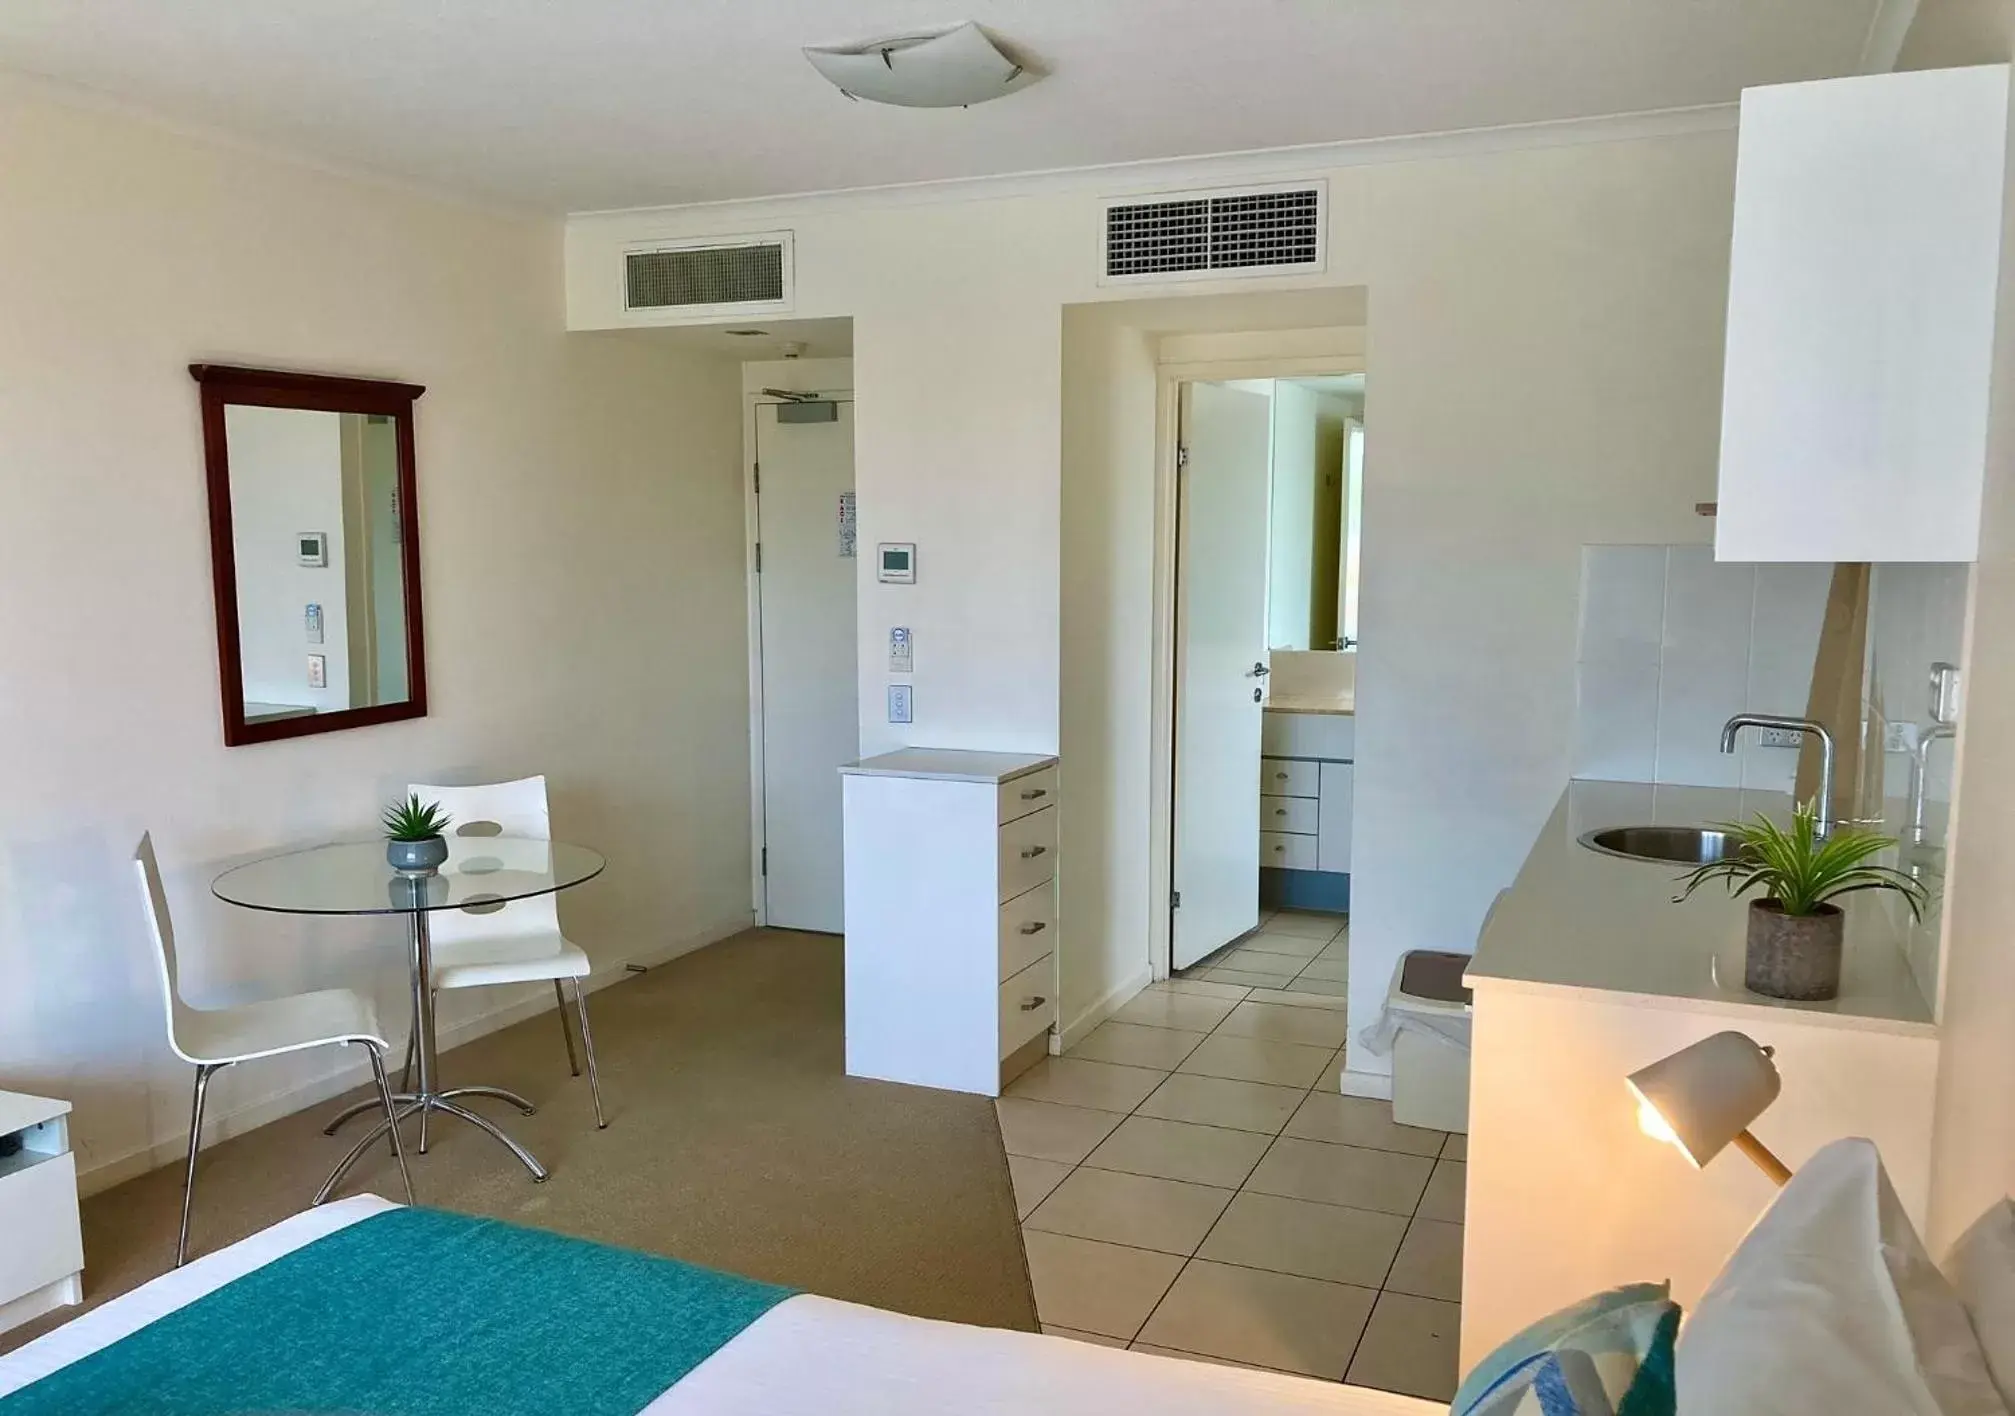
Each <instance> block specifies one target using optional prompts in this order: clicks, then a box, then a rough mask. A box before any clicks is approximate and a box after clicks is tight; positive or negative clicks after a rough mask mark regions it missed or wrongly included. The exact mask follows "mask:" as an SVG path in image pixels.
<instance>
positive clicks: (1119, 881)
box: [1057, 306, 1156, 1041]
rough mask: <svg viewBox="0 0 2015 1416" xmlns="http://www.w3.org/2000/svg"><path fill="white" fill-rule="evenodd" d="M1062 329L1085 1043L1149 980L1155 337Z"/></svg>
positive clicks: (1070, 739)
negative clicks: (1090, 1026) (1088, 1028)
mask: <svg viewBox="0 0 2015 1416" xmlns="http://www.w3.org/2000/svg"><path fill="white" fill-rule="evenodd" d="M1063 330H1064V335H1063V346H1064V353H1063V368H1064V370H1065V372H1066V377H1065V379H1064V384H1063V411H1062V436H1063V449H1062V458H1061V461H1062V476H1063V481H1064V485H1065V487H1066V488H1067V490H1068V499H1069V507H1070V514H1069V515H1068V516H1065V517H1064V518H1063V525H1062V535H1061V544H1060V548H1059V549H1060V553H1061V560H1062V567H1063V574H1064V578H1065V582H1066V584H1067V585H1068V586H1069V599H1068V606H1067V608H1068V613H1066V614H1065V615H1064V616H1063V621H1062V626H1061V634H1060V644H1061V649H1062V665H1061V668H1062V690H1063V704H1062V720H1061V724H1060V726H1061V742H1062V755H1063V770H1062V775H1061V777H1060V781H1061V783H1062V786H1063V802H1062V806H1061V808H1060V814H1059V818H1058V826H1059V838H1058V865H1059V868H1058V871H1057V890H1058V897H1057V918H1058V928H1059V929H1060V931H1061V934H1060V936H1059V937H1060V938H1061V939H1062V941H1063V943H1062V946H1061V951H1060V958H1061V961H1062V963H1061V967H1062V979H1061V983H1060V987H1061V989H1062V996H1063V1006H1062V1009H1061V1010H1060V1012H1059V1020H1060V1021H1061V1023H1062V1025H1063V1028H1064V1032H1065V1036H1066V1037H1067V1038H1070V1039H1071V1040H1072V1041H1075V1038H1076V1036H1077V1034H1078V1033H1079V1032H1080V1031H1081V1030H1082V1027H1083V1025H1084V1024H1086V1023H1095V1022H1096V1020H1097V1019H1098V1017H1099V1015H1100V1013H1101V1012H1102V1011H1104V1010H1105V1009H1106V1008H1107V1007H1109V1006H1111V1005H1113V1004H1115V1003H1118V1002H1124V1001H1125V997H1126V995H1127V994H1128V993H1131V992H1133V991H1136V990H1137V989H1138V988H1139V987H1141V986H1142V985H1144V984H1145V983H1146V982H1147V979H1148V977H1149V972H1148V940H1149V938H1150V935H1151V931H1152V925H1151V922H1150V914H1151V912H1152V902H1151V901H1150V899H1149V886H1148V883H1147V882H1148V877H1149V873H1150V863H1149V850H1150V845H1149V840H1148V833H1147V829H1146V827H1147V822H1148V816H1149V812H1150V810H1151V808H1152V793H1153V790H1154V782H1153V771H1152V764H1151V762H1150V760H1149V754H1148V752H1147V751H1146V750H1145V741H1146V737H1147V721H1146V718H1145V716H1144V715H1145V714H1146V712H1147V710H1148V705H1149V704H1150V703H1151V702H1152V700H1153V695H1154V605H1153V600H1152V596H1151V595H1150V594H1147V593H1144V591H1146V589H1147V588H1148V587H1149V586H1150V585H1151V584H1152V583H1153V576H1154V547H1155V529H1156V525H1155V411H1156V409H1155V377H1156V375H1155V351H1156V340H1155V338H1154V336H1153V335H1152V334H1150V333H1148V332H1146V331H1144V330H1142V329H1140V328H1137V327H1134V326H1131V325H1127V324H1123V323H1118V322H1116V321H1114V320H1111V319H1108V318H1104V317H1102V313H1101V312H1100V311H1099V310H1096V309H1089V308H1086V307H1082V306H1079V307H1073V308H1071V309H1069V310H1066V311H1065V312H1064V322H1063Z"/></svg>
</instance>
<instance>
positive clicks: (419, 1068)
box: [210, 828, 607, 1204]
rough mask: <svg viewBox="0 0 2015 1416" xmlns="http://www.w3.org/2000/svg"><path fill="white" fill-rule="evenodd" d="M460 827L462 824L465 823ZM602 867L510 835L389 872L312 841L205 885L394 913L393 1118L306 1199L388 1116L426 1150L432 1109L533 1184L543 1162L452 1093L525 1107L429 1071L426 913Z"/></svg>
mask: <svg viewBox="0 0 2015 1416" xmlns="http://www.w3.org/2000/svg"><path fill="white" fill-rule="evenodd" d="M465 829H466V828H465ZM606 864H607V862H606V861H604V860H603V859H602V857H601V855H600V854H599V853H597V852H595V851H591V850H589V849H588V848H587V847H586V846H576V845H570V844H568V843H566V842H564V841H539V840H531V839H528V838H525V837H519V836H503V835H494V836H485V835H455V836H451V837H449V838H448V859H447V862H446V863H445V864H444V865H442V866H441V868H440V869H439V870H437V871H430V872H413V873H407V872H402V871H396V870H393V869H392V868H391V866H390V865H388V864H387V863H386V861H385V843H384V842H383V841H351V842H342V843H338V844H335V845H327V846H315V847H312V848H310V849H308V850H302V851H289V852H288V853H286V854H285V855H276V856H267V857H266V858H265V859H263V860H255V861H252V862H250V863H249V864H246V865H241V866H237V867H236V868H234V869H231V870H227V871H225V872H224V873H223V874H222V875H219V876H218V877H217V878H216V879H215V880H213V881H211V882H210V890H211V893H212V894H214V895H216V897H217V898H218V899H220V900H222V901H224V902H225V903H226V904H230V905H237V906H239V907H241V908H243V909H248V910H269V911H271V912H273V913H275V914H298V915H404V916H405V917H406V921H407V926H406V927H407V938H408V942H409V945H410V947H409V949H408V955H407V962H408V963H409V964H410V965H411V969H412V982H413V1065H412V1070H411V1074H410V1076H409V1079H408V1083H407V1086H408V1089H407V1090H403V1091H400V1092H397V1093H395V1094H394V1095H393V1098H392V1101H393V1104H394V1106H395V1107H396V1108H397V1114H396V1118H395V1121H394V1120H384V1121H380V1122H378V1124H377V1125H376V1126H375V1127H373V1128H372V1129H371V1130H370V1131H369V1132H368V1133H366V1134H365V1135H364V1137H363V1138H362V1139H361V1140H359V1141H358V1142H357V1144H356V1145H355V1146H354V1147H352V1148H351V1150H350V1152H349V1154H347V1155H345V1156H344V1157H343V1159H342V1161H341V1162H340V1163H339V1164H338V1165H337V1166H336V1169H335V1171H334V1172H333V1173H332V1174H331V1175H330V1176H329V1178H328V1180H327V1181H326V1182H325V1183H324V1184H323V1186H322V1188H321V1190H320V1191H319V1192H318V1193H317V1194H316V1196H315V1203H316V1204H320V1203H322V1201H324V1200H325V1199H327V1198H328V1197H329V1196H330V1195H331V1194H332V1193H334V1191H335V1188H336V1186H337V1185H338V1184H340V1183H341V1182H342V1179H343V1176H344V1175H346V1174H348V1173H349V1170H350V1167H351V1166H352V1165H354V1164H356V1162H357V1159H358V1157H360V1156H361V1155H363V1153H364V1152H365V1151H366V1150H368V1149H369V1148H370V1146H371V1144H372V1143H373V1142H374V1141H376V1140H378V1139H379V1138H380V1137H382V1136H384V1135H385V1133H386V1131H387V1130H388V1129H389V1128H390V1127H391V1126H392V1125H394V1124H395V1123H396V1122H404V1121H406V1120H408V1119H409V1118H411V1117H414V1116H418V1117H419V1118H420V1145H419V1150H420V1154H422V1155H425V1154H426V1153H427V1118H428V1117H429V1116H430V1115H431V1114H433V1113H434V1112H440V1113H441V1114H442V1115H445V1116H454V1117H458V1118H459V1119H461V1120H463V1121H466V1122H468V1123H469V1124H470V1125H472V1126H475V1127H476V1128H478V1129H479V1130H482V1131H485V1132H488V1133H489V1134H490V1135H491V1136H494V1137H495V1138H496V1139H497V1140H499V1141H501V1142H502V1143H503V1144H504V1145H505V1146H507V1147H509V1149H510V1151H511V1153H512V1154H513V1155H515V1156H517V1158H518V1159H519V1160H520V1161H522V1162H524V1165H525V1168H526V1169H527V1170H529V1171H531V1172H532V1178H533V1179H534V1180H544V1179H545V1178H546V1175H547V1173H548V1172H547V1170H546V1168H545V1166H543V1165H541V1164H539V1162H538V1160H537V1159H536V1158H534V1157H533V1155H532V1153H531V1152H530V1151H528V1150H526V1149H525V1148H524V1147H523V1146H521V1145H519V1144H518V1143H517V1142H516V1141H515V1140H513V1139H512V1138H511V1137H510V1136H509V1135H507V1134H505V1132H504V1130H503V1129H502V1128H501V1127H499V1126H497V1125H496V1124H494V1123H493V1122H491V1121H490V1120H489V1119H488V1118H487V1117H484V1116H481V1115H478V1114H477V1113H476V1112H474V1111H472V1110H470V1109H469V1108H468V1107H467V1106H465V1105H463V1104H462V1102H461V1100H460V1099H461V1098H469V1097H478V1096H483V1097H495V1098H496V1099H497V1100H499V1101H504V1102H508V1103H509V1104H510V1105H512V1106H515V1107H517V1108H518V1109H519V1110H520V1111H522V1112H523V1113H524V1114H525V1115H527V1116H530V1115H531V1114H532V1113H533V1110H534V1107H533V1106H532V1103H531V1102H529V1101H527V1100H525V1098H523V1097H522V1096H519V1095H518V1094H517V1093H515V1092H511V1091H506V1090H505V1089H504V1088H502V1087H490V1086H459V1087H450V1088H446V1089H443V1088H441V1087H440V1086H439V1085H438V1082H437V1077H436V1073H437V1071H438V1062H439V1058H438V1055H437V1050H436V1037H435V1032H434V991H433V989H432V988H430V987H429V986H428V980H429V979H431V978H432V977H433V949H432V944H431V941H430V938H429V929H428V917H429V916H430V915H432V914H435V913H438V912H440V911H442V910H465V911H468V912H469V913H471V914H478V915H480V914H488V913H491V912H493V911H495V910H500V909H502V908H503V907H504V906H506V905H508V904H510V903H511V902H512V901H513V900H526V899H531V898H533V897H535V896H538V895H551V894H556V893H557V892H559V891H561V890H567V889H571V888H572V887H574V886H576V885H581V884H585V883H586V882H588V881H590V880H593V879H594V878H595V877H596V876H597V875H600V874H601V873H602V870H603V868H604V866H605V865H606ZM379 1105H380V1103H379V1101H378V1100H377V1099H376V1098H375V1097H374V1098H372V1099H371V1100H369V1101H365V1102H359V1103H358V1104H357V1105H355V1106H352V1107H350V1108H349V1109H348V1110H346V1111H344V1112H343V1113H342V1114H341V1115H339V1116H337V1117H336V1119H335V1120H334V1121H332V1122H330V1123H329V1125H328V1127H327V1133H328V1134H329V1135H332V1136H333V1135H335V1134H336V1132H337V1130H338V1129H339V1128H340V1127H341V1126H342V1125H343V1123H344V1122H346V1121H348V1120H349V1119H350V1118H351V1117H353V1116H358V1115H361V1114H362V1113H364V1112H366V1111H373V1110H377V1109H378V1107H379Z"/></svg>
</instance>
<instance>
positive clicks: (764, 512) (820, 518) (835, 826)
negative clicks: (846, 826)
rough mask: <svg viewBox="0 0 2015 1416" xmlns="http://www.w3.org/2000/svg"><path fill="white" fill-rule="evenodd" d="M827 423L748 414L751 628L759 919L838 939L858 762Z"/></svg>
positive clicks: (834, 464)
mask: <svg viewBox="0 0 2015 1416" xmlns="http://www.w3.org/2000/svg"><path fill="white" fill-rule="evenodd" d="M831 407H832V409H833V419H832V421H830V422H779V421H778V414H777V405H776V404H769V403H766V404H759V405H757V408H756V540H757V545H758V546H759V547H760V553H759V554H760V560H759V562H758V565H759V572H758V575H757V578H756V579H757V593H758V596H759V604H760V606H761V628H762V646H761V654H762V683H763V706H762V743H763V860H762V862H761V865H760V867H759V868H760V869H761V870H762V872H763V874H762V883H763V913H764V919H765V920H766V922H767V923H769V924H770V925H772V926H774V927H775V928H778V929H810V930H817V931H820V932H821V933H826V934H839V933H841V932H843V931H844V928H845V924H846V918H845V911H844V907H843V904H842V900H843V895H842V889H841V876H840V770H839V769H840V764H841V763H843V762H851V761H852V760H853V759H854V758H856V757H858V756H859V755H860V709H859V706H858V705H859V699H858V697H857V688H856V683H857V679H856V676H855V672H854V663H855V641H854V623H855V611H854V592H855V582H854V570H855V567H856V566H857V565H858V564H859V562H858V561H857V560H856V559H855V556H854V549H855V548H854V547H853V545H852V542H851V526H850V525H848V526H847V527H845V528H844V530H845V534H843V527H842V519H843V507H844V508H845V510H847V511H850V510H851V505H852V499H853V494H854V418H853V408H854V406H853V404H852V403H850V402H842V403H836V404H833V405H831Z"/></svg>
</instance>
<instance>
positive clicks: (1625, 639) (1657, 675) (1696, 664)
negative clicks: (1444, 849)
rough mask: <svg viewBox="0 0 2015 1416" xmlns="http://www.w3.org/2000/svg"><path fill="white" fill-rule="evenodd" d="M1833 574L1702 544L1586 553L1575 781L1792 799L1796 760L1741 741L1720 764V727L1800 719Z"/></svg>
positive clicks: (1789, 753)
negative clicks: (1754, 792)
mask: <svg viewBox="0 0 2015 1416" xmlns="http://www.w3.org/2000/svg"><path fill="white" fill-rule="evenodd" d="M1832 575H1833V568H1832V567H1831V566H1827V565H1761V566H1759V565H1741V564H1736V563H1733V562H1722V561H1717V560H1715V559H1714V549H1713V547H1711V546H1588V547H1586V548H1584V549H1583V551H1582V557H1581V628H1580V634H1579V638H1578V640H1577V645H1576V650H1575V673H1576V695H1575V696H1576V701H1575V725H1574V775H1575V776H1577V777H1591V778H1595V779H1598V780H1602V781H1611V782H1677V783H1684V784H1687V785H1691V786H1700V787H1751V788H1756V789H1760V790H1763V791H1774V792H1788V791H1790V790H1791V789H1792V785H1793V780H1794V778H1796V776H1797V775H1798V753H1797V752H1796V751H1794V750H1792V749H1790V748H1781V747H1765V746H1763V745H1762V744H1760V743H1759V742H1757V741H1756V737H1755V735H1754V734H1753V733H1745V734H1744V735H1743V738H1742V741H1741V743H1740V744H1739V745H1738V747H1737V749H1736V752H1735V753H1734V754H1733V755H1724V754H1723V753H1722V751H1721V727H1722V724H1724V723H1726V722H1727V721H1728V719H1729V718H1730V717H1732V716H1733V715H1734V714H1736V713H1740V712H1744V711H1748V712H1756V713H1783V714H1789V715H1791V716H1794V717H1803V716H1804V713H1805V705H1806V700H1807V699H1808V697H1809V696H1810V694H1811V689H1812V663H1813V660H1814V658H1816V657H1817V655H1818V652H1819V629H1820V625H1821V623H1822V621H1823V620H1824V619H1825V617H1826V594H1827V590H1828V588H1829V586H1830V585H1831V583H1832ZM1846 790H1847V786H1846V784H1843V785H1842V787H1841V791H1842V792H1845V791H1846ZM1842 800H1845V797H1843V798H1842Z"/></svg>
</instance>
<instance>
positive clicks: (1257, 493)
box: [1171, 383, 1273, 969]
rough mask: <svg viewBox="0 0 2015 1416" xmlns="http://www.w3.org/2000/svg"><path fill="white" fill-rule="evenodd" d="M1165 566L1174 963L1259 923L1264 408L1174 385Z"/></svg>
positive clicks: (1233, 394)
mask: <svg viewBox="0 0 2015 1416" xmlns="http://www.w3.org/2000/svg"><path fill="white" fill-rule="evenodd" d="M1182 394H1183V397H1182V406H1181V429H1182V431H1181V442H1182V446H1183V447H1184V448H1185V449H1186V450H1187V455H1188V460H1187V462H1186V464H1185V465H1184V466H1183V468H1182V470H1181V472H1180V474H1179V476H1180V482H1179V487H1180V493H1179V506H1180V513H1179V514H1180V523H1179V524H1180V531H1179V536H1180V540H1179V544H1178V548H1177V559H1176V577H1177V592H1176V616H1177V618H1176V710H1175V889H1176V893H1177V895H1178V896H1180V898H1181V903H1180V905H1179V906H1178V907H1177V908H1176V910H1175V914H1174V923H1173V928H1172V930H1171V938H1172V940H1173V947H1172V953H1173V958H1172V960H1171V964H1172V967H1174V968H1178V969H1182V968H1188V967H1189V966H1190V965H1191V964H1193V963H1195V962H1196V961H1197V960H1198V959H1201V958H1202V957H1203V956H1204V955H1206V954H1208V953H1210V952H1211V951H1212V950H1213V949H1218V948H1221V947H1223V946H1224V945H1226V944H1228V943H1230V942H1231V941H1232V940H1234V939H1236V938H1237V937H1238V936H1239V935H1241V934H1244V933H1245V932H1246V931H1248V930H1250V929H1252V928H1253V927H1254V926H1255V925H1257V924H1258V923H1259V733H1260V726H1261V721H1262V716H1263V714H1264V712H1265V709H1264V707H1263V706H1262V703H1261V701H1260V700H1261V699H1262V698H1263V697H1264V694H1263V691H1262V690H1263V689H1264V687H1265V681H1266V583H1267V579H1266V571H1267V534H1268V524H1267V504H1268V490H1269V482H1270V465H1271V453H1272V441H1273V400H1272V399H1271V398H1270V397H1269V396H1268V395H1267V394H1265V393H1261V392H1258V391H1256V390H1253V389H1250V388H1240V387H1237V386H1234V385H1230V384H1214V383H1192V384H1186V385H1184V386H1183V390H1182Z"/></svg>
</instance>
